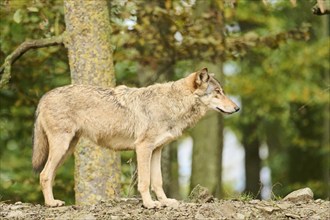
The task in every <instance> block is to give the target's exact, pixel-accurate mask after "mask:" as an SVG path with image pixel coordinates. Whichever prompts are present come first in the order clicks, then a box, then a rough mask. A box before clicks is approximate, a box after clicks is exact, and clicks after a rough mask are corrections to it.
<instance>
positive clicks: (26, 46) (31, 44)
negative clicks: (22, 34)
mask: <svg viewBox="0 0 330 220" xmlns="http://www.w3.org/2000/svg"><path fill="white" fill-rule="evenodd" d="M63 39H64V33H63V34H61V35H59V36H55V37H51V38H45V39H38V40H26V41H24V42H23V43H22V44H21V45H19V46H18V47H17V48H16V49H15V50H14V51H13V52H12V53H11V54H10V55H8V56H7V57H6V59H5V61H4V63H3V64H2V66H1V67H0V74H2V76H1V80H0V89H1V88H3V87H4V86H5V85H6V84H7V83H8V82H9V80H10V77H11V66H12V65H13V64H14V63H15V62H16V61H17V60H18V59H19V58H20V57H21V56H22V55H23V54H25V53H26V52H27V51H28V50H30V49H38V48H42V47H50V46H56V45H62V44H63V43H64V40H63Z"/></svg>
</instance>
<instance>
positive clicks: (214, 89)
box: [189, 68, 239, 114]
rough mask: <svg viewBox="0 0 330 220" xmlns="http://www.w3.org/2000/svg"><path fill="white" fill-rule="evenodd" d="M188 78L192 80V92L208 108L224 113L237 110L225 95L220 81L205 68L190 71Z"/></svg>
mask: <svg viewBox="0 0 330 220" xmlns="http://www.w3.org/2000/svg"><path fill="white" fill-rule="evenodd" d="M189 78H190V80H192V81H193V82H192V85H193V93H194V94H195V95H196V96H197V97H198V98H199V99H200V101H201V102H202V103H204V104H205V105H206V106H207V107H208V108H210V109H214V110H216V111H218V112H222V113H226V114H232V113H234V112H237V111H239V107H238V106H237V105H236V104H235V103H234V102H233V101H232V100H230V99H229V98H228V97H227V96H226V95H225V93H224V91H223V89H222V87H221V85H220V83H219V82H218V81H217V80H216V79H215V78H214V75H213V74H212V73H210V74H209V73H208V70H207V68H203V69H201V70H200V71H198V72H195V73H192V74H191V75H190V76H189Z"/></svg>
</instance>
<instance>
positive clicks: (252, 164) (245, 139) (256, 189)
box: [242, 122, 261, 198]
mask: <svg viewBox="0 0 330 220" xmlns="http://www.w3.org/2000/svg"><path fill="white" fill-rule="evenodd" d="M242 144H243V146H244V150H245V192H246V193H248V194H251V195H253V196H256V197H257V198H260V196H261V195H260V189H261V188H260V187H261V185H260V168H261V159H260V156H259V147H260V141H259V138H258V135H257V122H251V123H250V124H248V125H245V126H242Z"/></svg>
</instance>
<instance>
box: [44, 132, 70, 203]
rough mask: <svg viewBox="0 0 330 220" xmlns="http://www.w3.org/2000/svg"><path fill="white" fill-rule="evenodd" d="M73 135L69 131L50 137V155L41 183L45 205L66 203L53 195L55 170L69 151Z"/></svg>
mask: <svg viewBox="0 0 330 220" xmlns="http://www.w3.org/2000/svg"><path fill="white" fill-rule="evenodd" d="M72 139H73V135H71V134H69V133H65V134H58V135H52V136H50V137H48V142H49V156H48V159H47V162H46V165H45V167H44V169H43V170H42V172H41V173H40V185H41V188H42V192H43V195H44V199H45V205H47V206H51V207H55V206H62V205H64V204H65V203H64V202H63V201H61V200H55V199H54V196H53V182H54V178H55V172H56V170H57V168H58V167H59V166H60V164H61V163H62V162H63V160H64V159H65V156H66V155H67V154H68V153H69V148H70V142H71V141H72Z"/></svg>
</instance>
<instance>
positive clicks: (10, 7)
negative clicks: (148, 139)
mask: <svg viewBox="0 0 330 220" xmlns="http://www.w3.org/2000/svg"><path fill="white" fill-rule="evenodd" d="M235 2H236V1H232V0H228V1H227V0H226V1H212V0H209V1H196V2H195V1H189V0H187V1H179V0H164V1H150V2H149V1H129V0H128V1H124V0H112V1H109V7H110V22H111V26H112V33H111V42H112V45H113V51H114V53H113V58H114V64H115V72H116V77H117V84H127V85H131V86H145V85H149V84H152V83H154V82H156V81H157V82H161V81H168V80H175V79H178V78H180V77H182V76H184V75H186V74H188V73H190V72H192V71H194V70H197V69H199V68H200V67H203V66H208V67H210V68H209V69H210V70H211V71H214V72H215V73H216V74H219V75H218V76H217V78H218V79H220V80H221V81H222V82H223V81H224V79H225V83H226V85H225V89H226V91H227V93H228V94H231V95H235V96H236V97H238V98H239V99H240V100H241V105H242V110H241V113H240V114H238V115H236V116H232V117H228V118H225V120H224V122H222V119H221V118H219V116H218V115H215V116H212V117H211V116H210V117H209V116H208V119H209V118H212V119H211V120H210V123H211V124H212V125H211V124H210V123H206V126H205V127H203V125H202V124H201V125H198V127H197V129H201V131H204V132H205V133H206V134H201V133H200V132H198V130H193V131H192V132H191V133H190V134H191V135H193V136H194V133H196V131H197V134H201V135H202V136H201V137H198V136H195V139H194V140H195V142H200V143H197V144H198V146H197V147H196V145H194V150H193V152H194V153H195V155H193V164H195V165H196V169H194V168H193V173H192V177H191V181H192V184H191V185H192V187H193V186H194V185H195V184H198V183H201V184H202V185H203V184H205V185H206V184H208V183H206V181H209V180H210V179H211V177H212V179H214V180H211V181H212V183H211V184H210V185H207V186H208V187H209V188H210V190H211V191H212V192H213V193H215V194H217V195H218V196H219V195H220V192H221V166H220V165H221V158H222V157H221V152H222V147H221V146H222V143H223V140H222V138H221V137H222V129H223V124H225V125H226V126H229V128H230V129H231V130H233V131H234V132H235V134H236V135H237V137H238V138H239V140H240V141H241V143H242V145H243V146H244V149H245V153H246V162H245V164H246V172H245V173H246V192H249V193H253V194H254V195H255V196H257V195H258V194H259V191H260V187H261V186H260V168H261V167H262V166H269V167H270V169H271V172H272V182H273V184H274V187H273V190H274V193H275V194H276V195H280V196H283V195H284V194H285V193H287V192H288V191H290V190H292V189H294V188H297V187H305V186H309V187H311V188H312V190H313V191H314V192H315V194H316V197H322V198H326V197H329V195H328V194H327V193H328V192H327V189H328V187H329V161H328V160H327V159H328V158H329V61H328V60H329V32H328V29H327V28H328V21H329V17H327V16H326V17H318V16H315V15H313V14H312V13H311V12H310V9H311V7H312V6H313V5H314V1H312V0H311V1H302V2H298V3H297V5H296V7H293V5H292V4H290V2H289V1H284V0H278V1H272V3H269V4H268V5H265V4H263V3H262V2H261V1H247V0H240V1H238V2H237V3H238V4H237V5H236V7H234V6H235V4H234V3H235ZM0 7H1V8H0V10H1V11H0V12H1V14H0V18H1V21H0V29H1V36H0V42H1V52H0V53H1V54H0V62H1V63H3V61H4V59H5V57H6V56H7V55H8V54H10V53H11V52H12V51H13V50H14V49H15V48H16V47H17V46H18V45H19V44H20V43H22V42H23V41H24V40H26V39H38V38H44V37H52V36H57V35H59V34H61V33H62V32H63V31H64V30H65V25H64V13H63V1H60V0H58V1H41V0H35V1H29V0H26V1H23V0H17V1H15V0H14V1H3V2H1V5H0ZM219 19H222V20H219ZM221 22H223V23H221ZM224 66H231V67H233V69H235V72H233V73H230V74H229V73H226V71H223V70H222V69H224ZM222 72H224V74H222ZM69 83H70V74H69V67H68V58H67V52H66V49H65V48H63V47H47V48H42V49H38V50H34V51H29V52H28V53H27V54H25V55H24V56H23V57H21V58H20V59H19V60H18V61H17V62H16V63H15V64H14V65H13V67H12V78H11V80H10V82H9V83H8V84H7V86H6V87H5V88H4V89H2V90H0V106H1V109H0V128H1V133H0V153H1V158H0V159H1V161H0V165H1V167H0V172H1V173H0V195H1V198H0V199H1V200H10V201H17V200H21V201H29V202H40V201H42V200H43V199H42V194H41V192H40V190H39V183H38V178H37V176H36V175H34V174H33V173H32V169H31V165H30V161H31V159H30V158H31V151H32V146H31V134H32V127H33V115H34V110H35V108H36V106H37V103H38V100H39V98H40V97H41V96H42V95H43V94H44V93H45V92H47V91H49V90H50V89H52V88H54V87H57V86H61V85H65V84H69ZM202 123H203V122H202ZM216 124H217V127H215V126H216ZM200 126H202V127H200ZM210 131H216V133H217V134H218V135H216V134H215V135H214V136H215V138H210V137H208V136H206V135H208V134H209V133H210ZM188 133H189V132H188ZM196 138H197V139H196ZM212 139H217V143H214V142H213V143H212ZM195 144H196V143H195ZM262 144H267V146H268V148H269V157H268V159H267V160H266V161H263V160H261V158H260V156H259V148H260V146H261V145H262ZM176 149H177V148H176V147H174V148H171V149H168V152H164V154H165V156H166V158H167V160H165V166H164V167H163V168H164V171H165V173H164V175H166V177H167V178H171V183H172V184H171V183H170V184H169V185H170V186H174V187H173V188H172V189H171V187H169V188H167V191H168V192H170V194H172V196H176V197H180V195H177V194H178V192H177V189H176V188H177V186H176V185H177V184H178V183H177V178H178V174H177V173H176V172H175V171H174V170H175V169H173V168H175V167H177V157H176ZM206 149H208V150H206ZM210 149H211V150H210ZM212 149H213V150H214V151H212ZM207 153H209V155H212V154H213V156H212V157H211V156H207V155H208V154H207ZM215 154H216V155H215ZM121 155H122V171H123V174H122V181H121V182H122V188H123V191H122V192H123V195H124V196H132V192H133V193H134V190H132V185H133V182H134V180H132V179H133V178H132V175H133V173H134V169H135V168H134V165H133V163H131V161H132V160H131V159H132V158H133V157H134V154H133V153H132V152H124V153H122V154H121ZM201 155H203V156H205V157H204V158H206V159H200V157H199V156H201ZM194 158H195V159H194ZM212 158H214V159H212ZM211 159H212V161H213V162H211ZM201 160H202V162H201ZM209 160H210V161H209ZM166 161H167V162H166ZM166 164H167V165H166ZM193 166H194V165H193ZM197 167H198V168H197ZM211 170H213V171H212V172H211ZM203 175H204V176H203ZM205 175H206V176H205ZM208 178H210V179H208ZM173 183H175V184H173ZM164 184H165V185H166V182H165V183H164ZM54 190H55V192H54V193H55V195H57V196H58V197H59V198H63V199H65V200H66V201H67V203H69V204H70V203H73V202H74V196H73V194H74V193H73V159H72V158H70V159H69V161H68V162H66V163H65V164H64V166H63V167H62V168H60V170H59V173H58V175H57V178H56V184H55V189H54ZM175 194H176V195H175ZM179 194H180V192H179ZM220 196H221V195H220Z"/></svg>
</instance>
